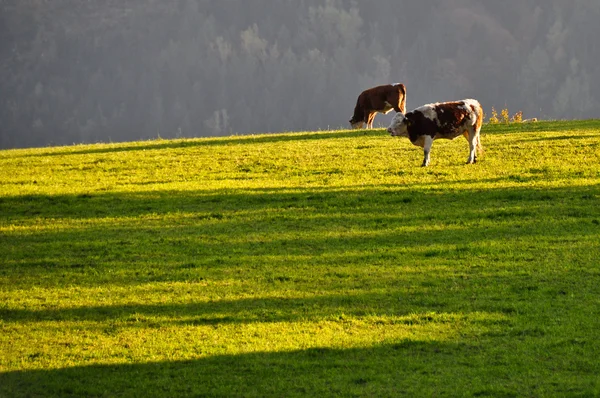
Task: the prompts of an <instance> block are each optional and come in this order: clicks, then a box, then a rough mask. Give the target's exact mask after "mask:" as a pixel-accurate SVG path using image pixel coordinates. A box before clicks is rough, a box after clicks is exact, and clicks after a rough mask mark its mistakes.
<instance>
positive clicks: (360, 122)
mask: <svg viewBox="0 0 600 398" xmlns="http://www.w3.org/2000/svg"><path fill="white" fill-rule="evenodd" d="M364 124H365V122H364V121H363V120H354V118H352V119H350V126H352V128H353V129H362V128H363V126H364Z"/></svg>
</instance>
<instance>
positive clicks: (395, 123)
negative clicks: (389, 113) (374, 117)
mask: <svg viewBox="0 0 600 398" xmlns="http://www.w3.org/2000/svg"><path fill="white" fill-rule="evenodd" d="M409 124H410V120H408V119H407V118H406V116H404V114H403V113H402V112H398V113H396V115H394V118H393V119H392V122H391V123H390V127H388V129H387V131H388V133H390V134H391V135H392V137H398V136H403V137H407V136H408V126H409Z"/></svg>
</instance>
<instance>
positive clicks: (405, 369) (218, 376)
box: [0, 340, 532, 397]
mask: <svg viewBox="0 0 600 398" xmlns="http://www.w3.org/2000/svg"><path fill="white" fill-rule="evenodd" d="M200 355H201V354H200ZM477 355H479V353H478V348H477V347H474V346H468V345H465V344H455V343H445V342H435V341H433V342H421V341H412V340H404V341H400V342H397V343H392V344H383V345H379V346H374V347H369V348H351V349H328V348H312V349H307V350H301V351H292V352H279V353H252V354H242V355H224V356H212V357H204V358H199V359H194V360H189V361H178V362H154V363H143V364H124V365H93V366H83V367H73V368H65V369H55V370H33V371H18V372H10V373H0V395H3V396H11V397H31V396H57V397H58V396H85V397H101V396H124V397H129V396H135V397H144V396H152V397H163V396H164V397H173V396H240V397H241V396H317V394H319V395H320V396H356V395H361V396H362V395H366V396H416V395H418V396H423V395H440V394H441V395H447V394H448V393H451V392H454V393H460V395H463V394H465V392H467V391H469V392H471V393H476V392H483V391H487V392H489V393H493V392H504V393H505V394H506V393H512V394H516V393H517V391H519V392H520V393H523V392H524V391H527V390H528V388H531V387H532V386H527V385H525V386H518V387H519V390H517V386H516V385H512V386H510V384H513V383H510V382H509V383H508V384H509V386H505V387H502V384H503V383H507V382H508V380H506V379H505V378H503V377H501V376H499V375H489V376H488V377H487V378H486V377H484V380H479V383H480V384H479V385H477V384H476V383H472V381H469V380H467V378H468V377H470V376H475V375H477V376H478V377H477V378H478V379H480V378H481V375H480V374H478V373H477V371H476V369H475V368H472V367H471V366H470V365H469V364H468V363H467V362H468V360H469V357H472V356H477ZM417 358H418V359H417ZM457 359H460V362H461V364H460V365H459V364H457ZM457 373H462V376H463V377H465V379H462V378H457V377H455V376H456V374H457ZM452 376H454V377H452ZM473 384H475V385H473ZM467 386H468V387H469V389H468V390H466V391H465V390H462V389H463V388H466V387H467ZM444 392H445V393H446V394H444ZM405 394H409V395H405ZM450 395H452V394H450Z"/></svg>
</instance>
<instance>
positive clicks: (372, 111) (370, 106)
mask: <svg viewBox="0 0 600 398" xmlns="http://www.w3.org/2000/svg"><path fill="white" fill-rule="evenodd" d="M392 109H393V110H395V111H396V112H402V113H404V112H406V87H405V86H404V84H402V83H395V84H386V85H383V86H377V87H373V88H370V89H368V90H365V91H363V92H362V93H360V95H359V96H358V99H357V100H356V106H355V107H354V115H352V119H350V125H351V126H352V128H354V129H361V128H363V125H364V124H366V125H367V128H368V129H371V128H373V120H374V119H375V115H376V114H377V113H383V114H384V115H385V114H386V113H388V112H389V111H391V110H392Z"/></svg>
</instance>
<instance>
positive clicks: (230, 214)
mask: <svg viewBox="0 0 600 398" xmlns="http://www.w3.org/2000/svg"><path fill="white" fill-rule="evenodd" d="M482 144H483V146H484V148H485V152H484V153H483V155H482V156H480V161H479V163H477V164H476V165H465V164H464V162H465V161H466V158H467V155H468V144H467V142H466V140H464V139H462V138H459V139H457V140H455V141H436V142H435V144H434V145H433V150H432V155H431V160H432V162H431V166H430V167H428V168H421V167H419V165H420V164H421V161H422V156H423V154H422V150H421V149H420V148H416V147H413V146H412V145H411V144H410V143H409V141H408V140H407V139H405V138H403V139H394V138H392V137H389V136H388V135H387V134H386V133H385V132H384V131H383V130H371V131H368V132H365V131H323V132H305V133H288V134H274V135H256V136H239V137H238V136H234V137H225V138H211V139H186V140H156V141H145V142H135V143H124V144H97V145H85V146H83V145H82V146H79V145H77V146H70V147H52V148H39V149H26V150H6V151H1V152H0V261H1V263H0V396H1V397H32V396H61V397H64V396H86V397H112V396H123V397H127V396H131V397H139V396H164V397H172V396H194V395H197V396H205V395H208V396H248V397H252V396H281V397H289V396H432V395H439V396H598V395H600V376H599V375H600V360H599V358H600V339H599V337H600V185H599V183H600V121H598V120H596V121H570V122H539V123H535V124H513V125H510V126H505V125H485V126H484V128H483V132H482Z"/></svg>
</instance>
